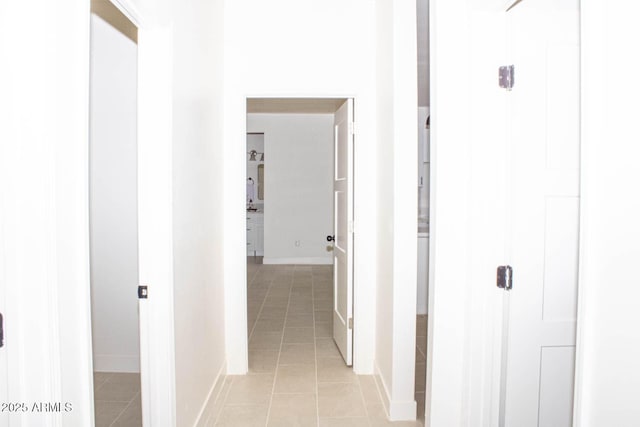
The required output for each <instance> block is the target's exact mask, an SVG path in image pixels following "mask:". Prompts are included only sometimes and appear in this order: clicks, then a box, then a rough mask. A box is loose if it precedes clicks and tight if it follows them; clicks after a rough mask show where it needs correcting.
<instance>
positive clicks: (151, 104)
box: [138, 25, 176, 427]
mask: <svg viewBox="0 0 640 427" xmlns="http://www.w3.org/2000/svg"><path fill="white" fill-rule="evenodd" d="M172 34H173V31H172V28H171V26H170V25H168V26H165V27H157V28H146V29H144V30H141V31H139V32H138V239H139V243H138V248H139V250H138V259H139V283H140V284H142V285H147V286H149V289H148V292H149V293H148V295H149V297H148V299H147V300H146V301H145V303H144V306H145V308H146V310H145V313H141V326H144V328H141V330H140V336H141V341H140V342H141V348H140V361H141V368H142V369H141V371H142V372H141V376H142V386H144V387H145V389H143V390H142V406H143V408H145V409H146V410H147V411H148V415H149V416H148V418H143V423H144V425H145V426H151V425H153V426H154V427H165V426H166V427H173V426H175V423H176V391H175V341H174V338H175V332H174V316H173V308H174V304H173V209H172V206H173V194H172V183H173V175H172V174H173V137H172V135H173V132H172V117H173V111H172V82H173V75H172V72H173V67H172V63H173V58H172V55H173V53H172V50H171V46H172V45H173V41H172V37H173V36H172ZM141 305H142V304H141ZM143 315H144V317H145V318H146V319H143V318H142V316H143ZM145 329H146V331H147V333H146V334H145ZM145 335H146V336H145ZM143 345H146V346H145V347H144V348H143ZM145 369H147V370H146V371H145Z"/></svg>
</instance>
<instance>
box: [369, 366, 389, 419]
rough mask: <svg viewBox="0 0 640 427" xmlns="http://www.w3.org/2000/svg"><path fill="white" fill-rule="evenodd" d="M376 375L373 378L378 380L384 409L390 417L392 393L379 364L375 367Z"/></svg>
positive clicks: (377, 385) (377, 383) (377, 384)
mask: <svg viewBox="0 0 640 427" xmlns="http://www.w3.org/2000/svg"><path fill="white" fill-rule="evenodd" d="M375 370H376V373H375V375H374V376H373V377H374V378H375V380H376V387H378V393H379V394H380V398H381V400H382V407H383V408H384V412H385V414H386V415H387V417H389V408H390V407H391V393H389V389H388V388H387V384H385V382H384V377H383V376H382V373H381V372H380V367H379V366H378V363H376V366H375Z"/></svg>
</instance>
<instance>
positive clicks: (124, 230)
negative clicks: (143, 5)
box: [89, 15, 140, 372]
mask: <svg viewBox="0 0 640 427" xmlns="http://www.w3.org/2000/svg"><path fill="white" fill-rule="evenodd" d="M136 60H137V47H136V44H135V43H134V42H133V41H131V40H130V39H129V38H128V37H127V36H125V35H124V34H122V33H120V32H119V31H118V30H117V29H116V28H114V27H112V26H111V25H110V24H109V23H107V22H106V21H104V20H103V19H102V18H100V17H98V16H96V15H91V95H90V102H91V108H90V114H91V118H90V132H91V133H90V150H89V157H90V164H89V182H90V188H89V200H90V202H89V206H90V209H89V210H90V248H91V249H90V253H91V299H92V311H91V315H92V330H93V334H92V335H93V364H94V370H95V371H100V372H139V370H140V348H139V336H138V300H137V299H136V298H135V295H136V289H137V287H138V224H137V221H138V212H137V196H138V194H137V190H136V182H137V141H136V139H137V135H136V133H137V128H136V108H137V102H136V97H137V84H136V80H137V65H136Z"/></svg>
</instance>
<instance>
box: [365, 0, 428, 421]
mask: <svg viewBox="0 0 640 427" xmlns="http://www.w3.org/2000/svg"><path fill="white" fill-rule="evenodd" d="M376 13H377V15H376V20H377V31H376V34H377V40H376V41H377V63H376V66H377V105H378V112H377V114H378V119H377V149H378V163H377V165H378V176H377V180H376V181H375V183H376V187H377V190H376V191H377V194H378V195H377V201H378V204H377V212H378V228H377V235H378V253H377V257H376V261H377V262H376V267H377V279H378V280H377V297H378V300H377V322H376V374H377V375H378V379H379V381H380V383H381V385H382V388H383V400H384V401H385V406H386V407H387V408H386V409H387V411H388V412H389V415H390V417H391V419H392V420H401V419H412V418H415V415H416V402H415V400H414V380H413V374H414V370H413V367H414V366H415V349H414V347H415V319H416V281H417V238H416V232H417V229H416V228H417V207H418V201H417V194H416V183H417V177H418V173H417V164H416V157H417V154H418V134H417V132H416V122H417V120H418V117H417V105H418V101H417V75H416V73H417V71H416V70H417V66H416V32H415V31H416V27H415V24H416V7H415V3H413V4H411V3H410V2H392V1H379V2H377V11H376ZM408 165H410V166H408Z"/></svg>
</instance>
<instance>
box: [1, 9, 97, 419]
mask: <svg viewBox="0 0 640 427" xmlns="http://www.w3.org/2000/svg"><path fill="white" fill-rule="evenodd" d="M25 28H29V31H24V29H25ZM18 35H19V36H18ZM0 56H1V57H2V58H3V59H2V67H0V91H1V92H2V94H3V95H2V97H0V177H1V179H0V205H1V208H0V227H2V239H0V240H1V242H2V243H1V244H0V269H1V270H2V273H1V274H0V292H2V298H1V299H2V302H0V307H1V308H2V310H3V311H2V312H3V314H4V320H5V346H4V347H3V348H2V349H1V350H0V352H1V353H2V355H1V356H0V363H6V364H7V365H8V370H6V371H4V372H6V373H7V374H8V375H7V376H3V377H2V379H0V383H1V384H2V386H0V388H2V389H3V391H4V393H3V394H2V396H3V399H2V400H3V402H20V401H25V402H34V401H47V402H72V404H73V409H74V410H73V411H71V412H67V413H37V412H26V413H12V414H7V413H4V414H0V424H2V425H21V426H35V425H37V426H43V427H49V426H53V425H78V426H80V425H82V426H89V425H92V420H93V399H92V374H91V373H92V363H91V323H90V311H89V304H90V296H89V252H88V248H89V221H88V206H89V199H88V191H87V190H88V170H89V168H88V159H89V153H88V144H87V136H88V134H89V128H88V117H89V115H88V105H89V93H88V92H89V2H62V3H57V2H56V3H53V2H50V1H48V0H35V1H31V2H1V3H0ZM7 365H5V366H7ZM7 421H8V422H7Z"/></svg>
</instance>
